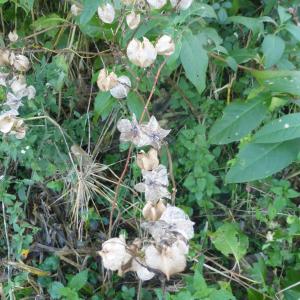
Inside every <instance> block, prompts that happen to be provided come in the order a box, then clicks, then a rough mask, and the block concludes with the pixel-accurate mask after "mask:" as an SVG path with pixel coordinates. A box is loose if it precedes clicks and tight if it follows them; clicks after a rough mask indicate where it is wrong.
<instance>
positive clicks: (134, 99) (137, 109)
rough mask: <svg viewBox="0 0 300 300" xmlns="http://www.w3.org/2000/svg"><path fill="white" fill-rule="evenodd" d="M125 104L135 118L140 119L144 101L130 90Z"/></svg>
mask: <svg viewBox="0 0 300 300" xmlns="http://www.w3.org/2000/svg"><path fill="white" fill-rule="evenodd" d="M127 106H128V108H129V110H130V111H131V112H132V113H134V114H135V115H136V117H137V119H140V117H141V115H142V112H143V110H144V103H143V101H142V100H141V99H140V98H139V97H138V95H137V94H135V93H134V92H130V93H129V94H128V97H127Z"/></svg>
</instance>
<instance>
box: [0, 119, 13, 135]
mask: <svg viewBox="0 0 300 300" xmlns="http://www.w3.org/2000/svg"><path fill="white" fill-rule="evenodd" d="M14 123H15V118H14V117H13V116H10V115H7V114H3V115H0V131H1V132H2V133H8V132H10V131H11V129H12V127H13V126H14Z"/></svg>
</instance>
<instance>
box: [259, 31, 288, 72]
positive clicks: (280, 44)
mask: <svg viewBox="0 0 300 300" xmlns="http://www.w3.org/2000/svg"><path fill="white" fill-rule="evenodd" d="M284 49H285V42H284V41H283V39H282V38H280V37H279V36H276V35H273V34H268V35H266V36H265V38H264V41H263V43H262V51H263V54H264V57H265V67H266V68H270V67H271V66H273V65H274V64H276V63H277V62H278V61H279V60H280V58H281V57H282V55H283V52H284Z"/></svg>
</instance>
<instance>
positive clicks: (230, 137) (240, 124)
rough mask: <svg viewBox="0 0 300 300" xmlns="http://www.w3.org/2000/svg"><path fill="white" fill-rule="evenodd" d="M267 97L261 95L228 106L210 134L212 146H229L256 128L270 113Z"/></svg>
mask: <svg viewBox="0 0 300 300" xmlns="http://www.w3.org/2000/svg"><path fill="white" fill-rule="evenodd" d="M264 102H266V99H265V96H263V95H260V96H257V97H256V98H254V99H249V100H247V101H245V102H242V101H236V102H234V103H232V104H230V105H228V106H227V107H226V108H225V110H224V114H223V116H222V118H221V119H219V120H217V121H216V122H215V124H214V125H213V126H212V128H211V130H210V132H209V141H210V142H211V143H212V144H228V143H231V142H234V141H239V140H240V139H241V138H243V137H244V136H245V135H246V134H248V133H249V132H251V130H253V129H254V128H256V127H257V126H258V125H259V124H260V123H261V121H262V120H263V119H264V117H265V116H266V114H267V113H268V110H267V106H266V105H265V103H264Z"/></svg>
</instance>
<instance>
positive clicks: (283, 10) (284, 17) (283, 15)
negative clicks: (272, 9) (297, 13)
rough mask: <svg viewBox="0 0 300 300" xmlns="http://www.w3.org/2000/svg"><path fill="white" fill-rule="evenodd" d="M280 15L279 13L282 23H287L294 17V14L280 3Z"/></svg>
mask: <svg viewBox="0 0 300 300" xmlns="http://www.w3.org/2000/svg"><path fill="white" fill-rule="evenodd" d="M278 15H279V19H280V24H283V23H285V22H286V21H288V20H289V19H290V18H291V17H292V15H291V14H290V13H288V12H287V9H286V8H285V7H282V6H280V5H279V6H278Z"/></svg>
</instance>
